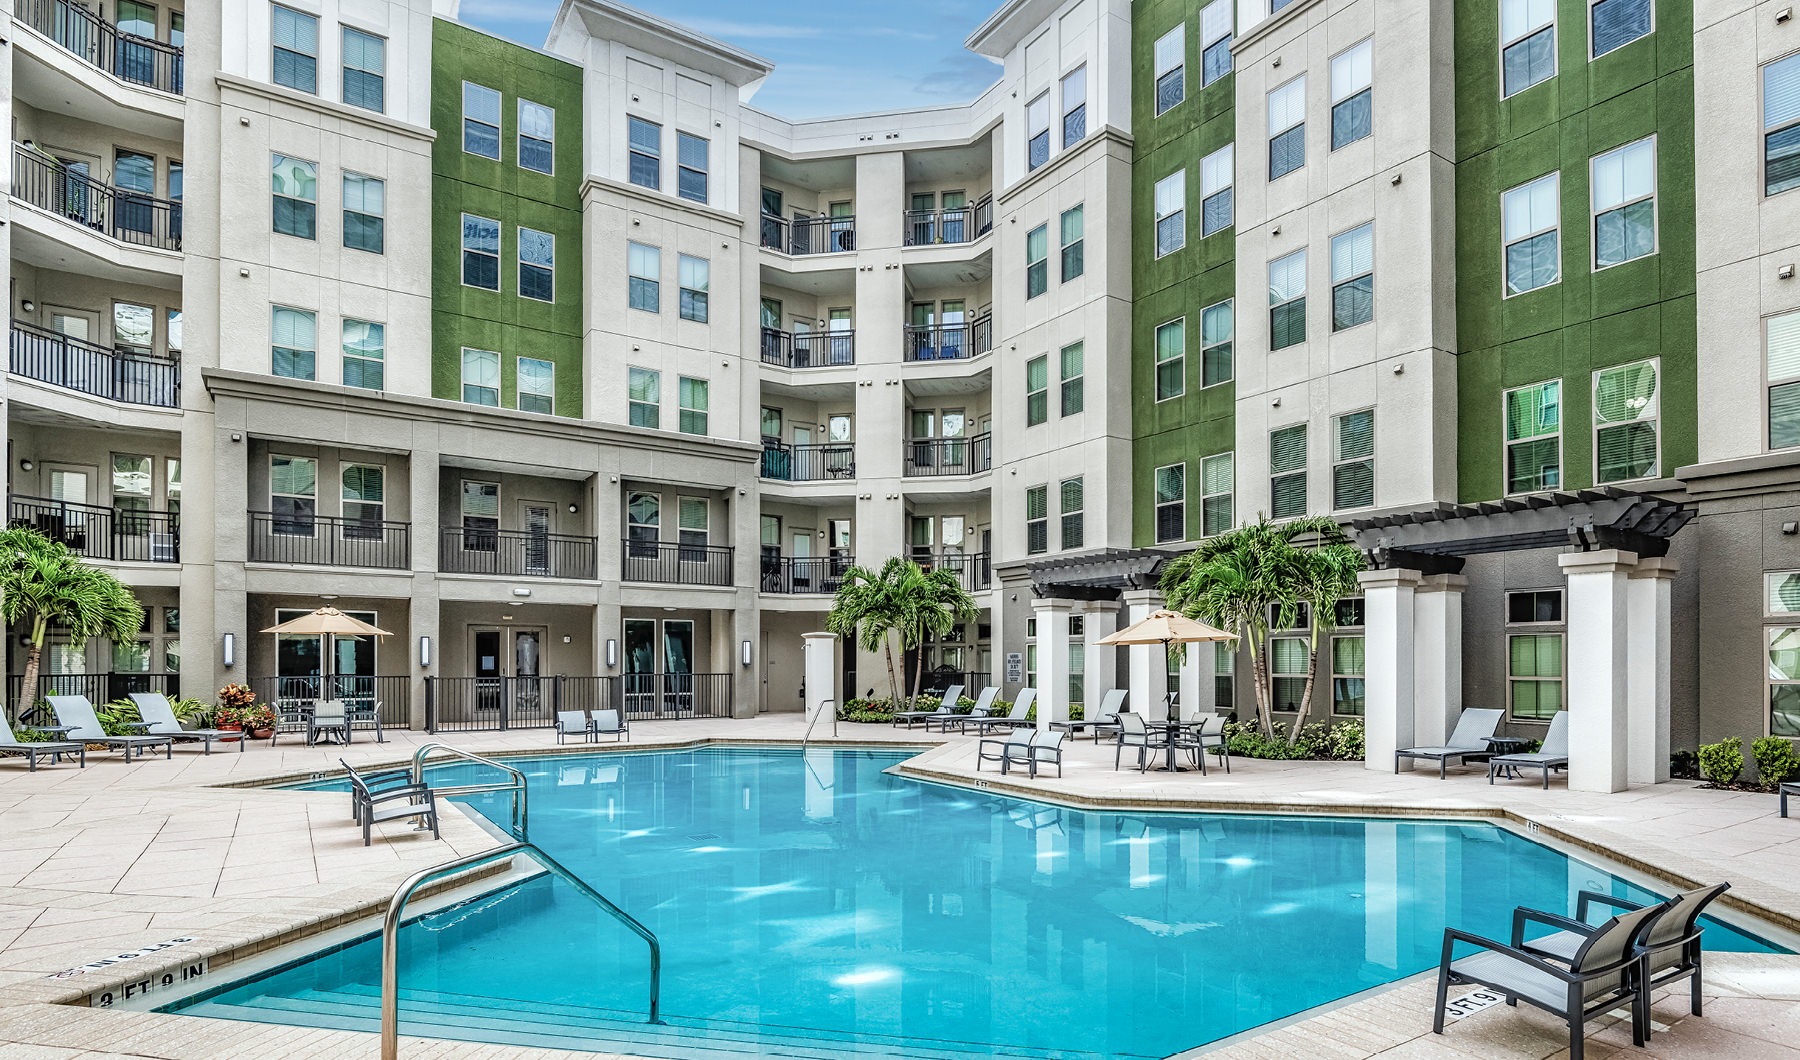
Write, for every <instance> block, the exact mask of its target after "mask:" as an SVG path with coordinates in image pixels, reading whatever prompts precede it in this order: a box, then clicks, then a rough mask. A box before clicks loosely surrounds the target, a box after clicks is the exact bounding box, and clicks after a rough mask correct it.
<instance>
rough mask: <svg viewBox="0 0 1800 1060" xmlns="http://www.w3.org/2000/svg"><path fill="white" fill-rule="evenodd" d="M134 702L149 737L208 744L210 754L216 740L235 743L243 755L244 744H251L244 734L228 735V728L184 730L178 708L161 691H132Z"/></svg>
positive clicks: (141, 723)
mask: <svg viewBox="0 0 1800 1060" xmlns="http://www.w3.org/2000/svg"><path fill="white" fill-rule="evenodd" d="M131 701H132V702H133V703H136V704H137V709H138V717H140V718H142V719H144V720H143V721H141V722H139V723H138V724H139V725H141V726H143V729H144V732H145V734H146V735H149V736H170V737H173V738H175V739H176V740H180V741H185V742H188V743H192V742H193V741H195V740H199V741H202V742H203V743H205V745H206V747H205V751H206V753H207V754H212V745H213V741H214V740H227V739H231V740H236V741H237V745H238V753H240V754H242V753H243V750H244V745H245V744H247V743H249V742H250V741H248V740H246V739H244V734H243V733H241V732H228V731H227V730H225V729H184V728H182V727H181V721H180V720H179V719H178V718H176V717H175V708H174V707H173V706H171V705H170V703H169V697H168V696H165V695H163V694H162V693H161V692H133V693H132V694H131Z"/></svg>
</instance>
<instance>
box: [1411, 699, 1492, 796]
mask: <svg viewBox="0 0 1800 1060" xmlns="http://www.w3.org/2000/svg"><path fill="white" fill-rule="evenodd" d="M1500 715H1501V711H1498V710H1494V709H1492V708H1485V709H1478V710H1465V711H1463V712H1462V717H1460V718H1458V719H1456V731H1455V732H1452V733H1451V734H1450V739H1448V740H1446V741H1445V742H1444V746H1442V747H1407V748H1403V749H1401V750H1398V751H1395V752H1394V772H1396V773H1398V772H1400V760H1401V759H1402V758H1423V759H1427V760H1435V761H1436V762H1437V764H1438V779H1439V780H1443V779H1444V768H1445V767H1446V766H1447V765H1449V764H1450V760H1451V759H1455V760H1457V761H1458V762H1467V761H1468V760H1469V759H1471V758H1477V757H1479V758H1482V759H1483V760H1486V758H1487V757H1489V756H1491V755H1492V754H1493V753H1494V752H1493V749H1492V748H1490V747H1489V746H1488V745H1487V743H1486V742H1485V740H1486V739H1487V737H1489V736H1492V735H1494V730H1495V729H1498V728H1499V727H1500Z"/></svg>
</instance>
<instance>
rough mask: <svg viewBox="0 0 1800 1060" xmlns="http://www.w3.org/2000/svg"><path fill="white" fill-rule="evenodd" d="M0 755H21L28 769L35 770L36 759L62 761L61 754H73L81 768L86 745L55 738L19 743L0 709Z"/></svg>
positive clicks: (84, 764) (33, 728)
mask: <svg viewBox="0 0 1800 1060" xmlns="http://www.w3.org/2000/svg"><path fill="white" fill-rule="evenodd" d="M19 728H21V729H32V730H33V731H36V727H35V726H31V725H21V726H19ZM0 755H21V756H23V757H24V759H25V763H26V766H27V767H28V769H29V771H31V772H34V773H35V772H37V760H38V759H39V758H48V759H50V760H51V761H53V762H60V761H62V756H63V755H74V756H76V758H77V759H79V760H80V762H81V768H83V769H86V768H87V745H86V744H81V743H68V742H64V741H62V740H56V741H52V742H48V743H20V742H19V738H18V737H16V736H14V735H13V731H12V726H10V725H8V724H7V723H6V712H5V711H4V710H0Z"/></svg>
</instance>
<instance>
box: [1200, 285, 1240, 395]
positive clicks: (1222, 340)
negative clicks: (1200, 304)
mask: <svg viewBox="0 0 1800 1060" xmlns="http://www.w3.org/2000/svg"><path fill="white" fill-rule="evenodd" d="M1232 330H1233V322H1232V311H1231V300H1230V299H1226V300H1225V301H1223V302H1220V303H1218V304H1217V305H1209V306H1207V307H1206V308H1205V309H1202V310H1201V311H1200V385H1201V386H1202V387H1209V386H1218V385H1219V384H1220V383H1229V382H1231V377H1232V359H1231V338H1232Z"/></svg>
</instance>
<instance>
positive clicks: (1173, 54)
mask: <svg viewBox="0 0 1800 1060" xmlns="http://www.w3.org/2000/svg"><path fill="white" fill-rule="evenodd" d="M1186 29H1187V27H1186V25H1185V24H1184V25H1179V26H1176V27H1175V28H1174V29H1172V30H1170V31H1169V32H1167V33H1165V34H1163V35H1162V36H1160V37H1158V38H1157V39H1156V45H1155V47H1154V49H1153V52H1154V55H1153V59H1152V61H1153V62H1154V64H1155V67H1154V69H1155V74H1156V113H1158V114H1162V113H1164V112H1165V111H1167V110H1168V109H1169V108H1170V107H1173V106H1174V105H1175V104H1177V103H1180V102H1181V101H1182V100H1183V99H1186V98H1187V80H1186V77H1185V73H1186V70H1187V57H1186V55H1185V54H1184V53H1185V52H1186V50H1187V34H1186V32H1185V30H1186Z"/></svg>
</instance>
